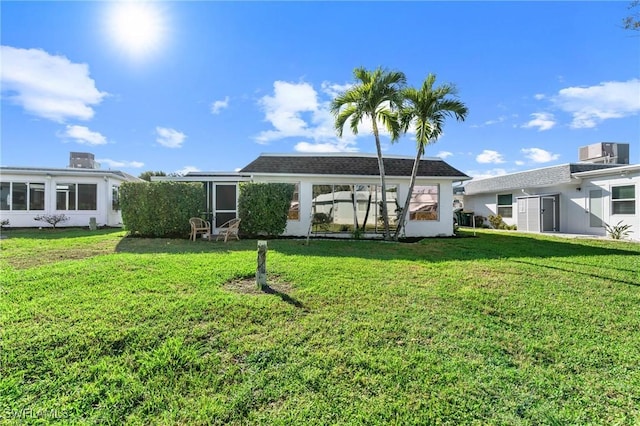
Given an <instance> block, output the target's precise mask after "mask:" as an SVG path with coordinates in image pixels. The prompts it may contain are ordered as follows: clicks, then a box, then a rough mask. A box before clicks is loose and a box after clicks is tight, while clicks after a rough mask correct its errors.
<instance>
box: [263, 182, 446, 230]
mask: <svg viewBox="0 0 640 426" xmlns="http://www.w3.org/2000/svg"><path fill="white" fill-rule="evenodd" d="M253 181H254V182H279V183H298V184H299V185H300V186H299V188H300V192H299V203H300V219H299V220H288V221H287V227H286V229H285V231H284V234H283V235H285V236H296V237H306V236H307V234H308V233H309V228H310V226H311V211H312V202H313V200H312V198H313V185H348V184H363V185H380V179H378V178H376V177H373V178H371V177H358V176H353V177H351V176H339V177H336V176H317V177H316V176H308V175H304V176H297V177H296V176H288V177H285V176H280V175H278V176H274V175H271V176H269V175H258V174H255V175H254V176H253ZM386 183H387V186H390V185H398V195H399V197H400V199H399V203H400V205H401V206H403V205H404V201H405V198H406V196H407V192H408V190H409V178H408V177H407V178H403V179H397V178H395V179H394V178H388V177H387V179H386ZM421 185H439V187H440V193H439V197H440V201H439V203H438V208H439V215H438V216H439V218H438V220H437V221H434V220H431V221H426V220H408V215H407V223H406V227H405V230H404V235H405V236H406V237H435V236H452V235H453V211H452V210H453V208H452V206H453V182H452V181H451V180H438V179H417V181H416V186H421ZM336 236H338V235H336Z"/></svg>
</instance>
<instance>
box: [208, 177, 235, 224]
mask: <svg viewBox="0 0 640 426" xmlns="http://www.w3.org/2000/svg"><path fill="white" fill-rule="evenodd" d="M237 188H238V187H237V185H236V184H235V183H233V184H223V185H222V184H216V186H215V201H214V204H213V205H214V215H213V217H214V221H215V222H214V223H213V224H212V225H213V226H215V227H216V228H218V227H220V226H222V225H224V224H225V223H226V222H227V221H229V220H231V219H235V218H236V217H237V216H238V202H237V201H238V198H237Z"/></svg>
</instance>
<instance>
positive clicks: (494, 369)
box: [0, 230, 640, 425]
mask: <svg viewBox="0 0 640 426" xmlns="http://www.w3.org/2000/svg"><path fill="white" fill-rule="evenodd" d="M7 235H9V237H10V238H8V239H4V240H1V242H0V244H1V246H0V247H1V259H0V266H1V268H2V271H1V274H0V333H1V335H0V338H1V340H0V357H1V358H0V362H1V365H0V418H1V419H0V424H2V422H3V421H4V422H6V423H7V424H13V423H14V422H16V420H23V421H25V422H27V423H28V424H32V423H38V422H40V423H42V424H51V423H56V422H58V423H59V424H83V423H84V424H123V423H127V424H140V425H147V424H189V425H192V424H229V423H231V424H269V425H271V424H276V425H277V424H281V425H288V424H303V425H307V424H318V425H325V424H357V425H360V424H420V425H424V424H452V425H458V424H483V425H484V424H505V425H540V424H579V425H584V424H620V425H635V424H639V423H640V244H634V243H628V242H620V241H604V240H583V239H580V240H578V239H560V238H554V237H546V236H534V235H526V234H519V233H514V232H509V233H506V232H489V231H482V232H479V233H478V237H476V238H450V239H427V240H424V241H422V242H419V243H414V244H401V243H385V242H380V241H378V242H374V241H332V240H317V241H313V240H312V241H311V245H309V246H306V245H304V242H303V241H297V240H274V241H269V253H268V273H269V277H270V284H271V285H272V287H273V290H272V291H270V292H268V293H259V292H257V291H246V290H247V289H246V288H244V290H245V291H244V292H242V291H238V290H239V289H243V287H242V286H241V285H240V283H241V280H242V279H244V278H246V277H251V276H252V275H253V274H254V273H255V269H256V241H255V240H251V241H239V242H231V243H227V244H224V243H222V242H217V243H216V242H207V241H197V242H195V243H194V242H189V241H187V240H163V239H157V240H149V239H133V238H124V233H123V232H122V231H113V230H101V231H96V232H94V233H90V232H88V231H80V230H58V231H52V230H43V231H31V232H28V231H18V230H13V231H9V232H8V233H7ZM467 236H468V235H467ZM229 283H231V284H229Z"/></svg>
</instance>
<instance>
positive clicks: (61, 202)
mask: <svg viewBox="0 0 640 426" xmlns="http://www.w3.org/2000/svg"><path fill="white" fill-rule="evenodd" d="M97 199H98V185H96V184H93V183H59V184H57V185H56V209H57V210H97Z"/></svg>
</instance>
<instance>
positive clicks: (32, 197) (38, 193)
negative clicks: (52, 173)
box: [29, 183, 44, 210]
mask: <svg viewBox="0 0 640 426" xmlns="http://www.w3.org/2000/svg"><path fill="white" fill-rule="evenodd" d="M29 210H44V183H30V184H29Z"/></svg>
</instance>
